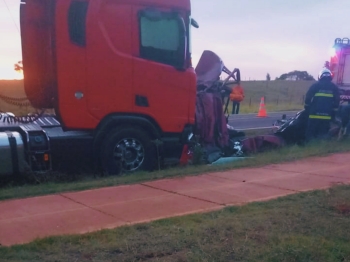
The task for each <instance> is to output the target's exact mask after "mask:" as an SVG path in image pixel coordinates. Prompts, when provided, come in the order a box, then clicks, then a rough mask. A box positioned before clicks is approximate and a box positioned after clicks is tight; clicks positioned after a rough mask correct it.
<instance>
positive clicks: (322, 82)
mask: <svg viewBox="0 0 350 262" xmlns="http://www.w3.org/2000/svg"><path fill="white" fill-rule="evenodd" d="M339 102H340V96H339V89H338V87H337V86H336V85H335V84H334V83H332V73H331V71H330V70H329V69H327V68H323V69H322V70H321V71H320V73H319V75H318V81H317V82H316V83H314V84H313V85H312V86H311V87H310V88H309V90H308V91H307V93H306V96H305V110H306V112H307V113H308V115H309V117H308V124H307V127H306V134H305V138H306V142H308V141H310V140H312V139H315V138H327V137H328V132H329V129H330V123H331V120H332V119H333V118H334V117H335V114H336V111H337V110H338V107H339Z"/></svg>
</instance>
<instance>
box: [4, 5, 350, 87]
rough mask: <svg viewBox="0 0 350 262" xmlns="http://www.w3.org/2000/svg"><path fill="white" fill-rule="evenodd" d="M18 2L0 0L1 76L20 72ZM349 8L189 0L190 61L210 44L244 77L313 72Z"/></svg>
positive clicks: (343, 28)
mask: <svg viewBox="0 0 350 262" xmlns="http://www.w3.org/2000/svg"><path fill="white" fill-rule="evenodd" d="M19 2H20V0H0V36H1V38H0V79H14V78H18V77H20V74H18V73H17V72H15V71H14V70H13V65H14V64H15V63H16V62H18V61H19V60H21V42H20V33H19ZM5 3H7V6H8V9H9V10H8V9H7V7H6V5H5ZM349 12H350V1H349V0H291V1H286V0H192V17H193V18H195V20H196V21H197V22H198V23H199V26H200V27H199V28H198V29H195V28H193V30H192V53H193V63H194V65H196V63H197V62H198V60H199V58H200V56H201V54H202V52H203V51H204V50H211V51H214V52H215V53H217V54H218V55H219V56H220V57H221V59H222V60H223V61H224V63H225V65H226V67H227V68H228V69H230V70H232V69H233V68H240V70H241V75H242V79H243V80H249V79H250V80H261V79H265V78H266V74H267V73H269V74H270V75H271V78H272V79H274V78H275V77H278V76H280V75H281V74H283V73H287V72H290V71H293V70H301V71H308V72H309V73H310V74H311V75H313V76H314V77H315V78H316V77H317V74H318V71H319V70H320V69H321V68H322V66H323V64H324V62H325V61H326V60H328V59H329V56H330V50H331V47H332V45H333V42H334V39H335V38H337V37H341V38H343V37H350V23H349V19H348V18H347V17H349Z"/></svg>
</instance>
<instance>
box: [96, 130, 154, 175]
mask: <svg viewBox="0 0 350 262" xmlns="http://www.w3.org/2000/svg"><path fill="white" fill-rule="evenodd" d="M155 163H156V154H155V145H154V144H153V143H152V141H151V138H150V136H149V135H148V134H147V133H146V132H145V131H143V130H142V129H136V128H134V127H119V128H115V129H113V130H112V131H111V132H110V133H109V134H108V135H107V136H106V138H105V139H104V141H103V143H102V148H101V164H102V168H103V170H104V171H105V172H107V173H108V174H109V175H119V174H120V173H121V172H134V171H139V170H147V171H150V170H152V169H153V168H154V164H155Z"/></svg>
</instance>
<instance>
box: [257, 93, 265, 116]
mask: <svg viewBox="0 0 350 262" xmlns="http://www.w3.org/2000/svg"><path fill="white" fill-rule="evenodd" d="M257 117H267V113H266V109H265V99H264V97H262V98H261V101H260V108H259V112H258V115H257Z"/></svg>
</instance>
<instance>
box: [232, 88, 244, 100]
mask: <svg viewBox="0 0 350 262" xmlns="http://www.w3.org/2000/svg"><path fill="white" fill-rule="evenodd" d="M243 99H244V91H243V88H242V87H241V86H240V85H237V86H235V87H234V88H233V89H232V92H231V94H230V100H231V101H235V102H242V101H243Z"/></svg>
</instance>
